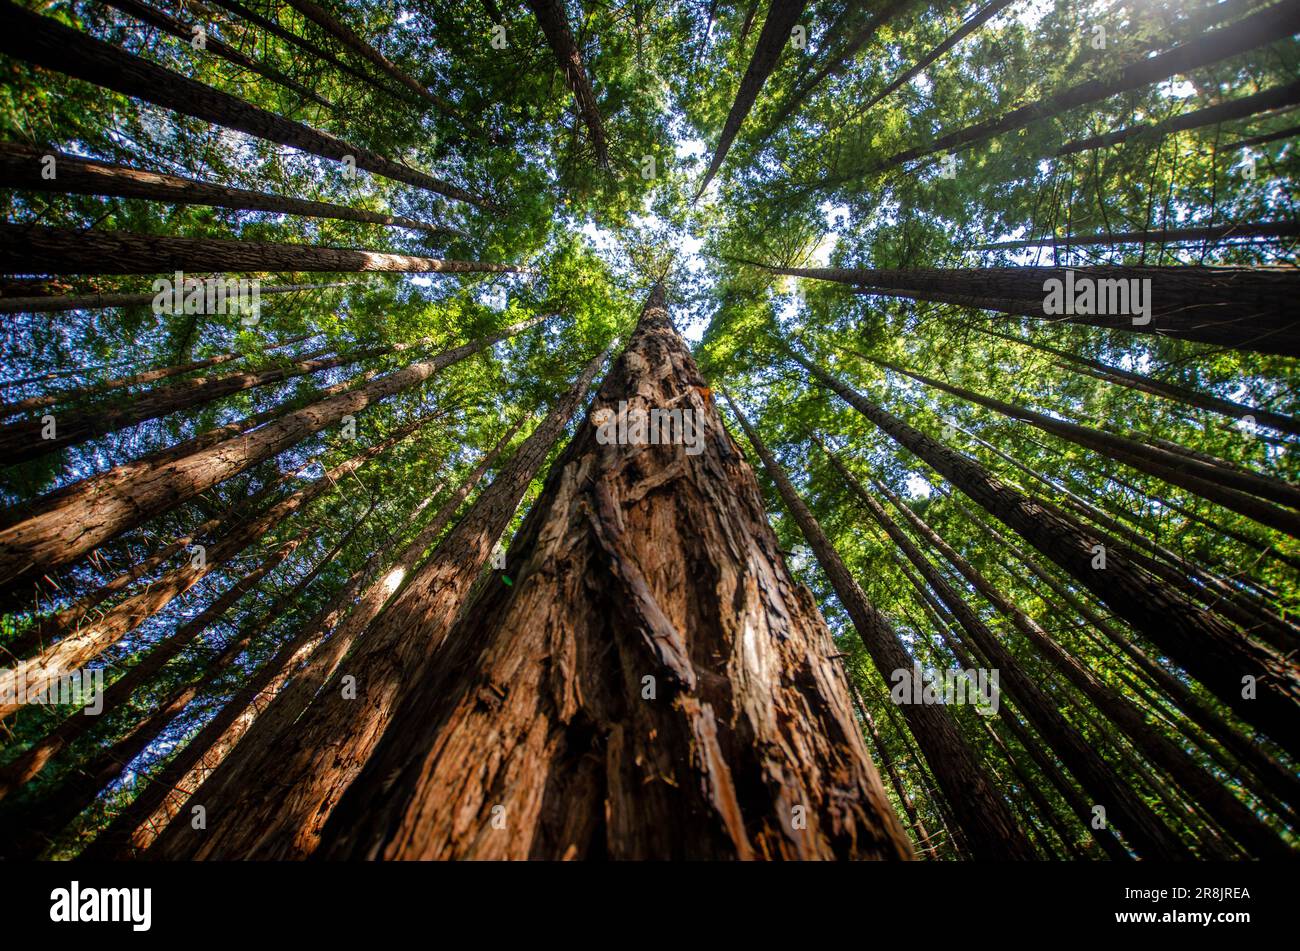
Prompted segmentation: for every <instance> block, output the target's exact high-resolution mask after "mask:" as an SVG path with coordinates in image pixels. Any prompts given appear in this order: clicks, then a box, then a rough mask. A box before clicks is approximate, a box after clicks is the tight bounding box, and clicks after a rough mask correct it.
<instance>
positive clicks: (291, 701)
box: [203, 419, 525, 802]
mask: <svg viewBox="0 0 1300 951" xmlns="http://www.w3.org/2000/svg"><path fill="white" fill-rule="evenodd" d="M524 422H525V420H524V419H521V420H520V421H519V423H517V424H515V425H514V426H512V427H510V429H509V430H508V431H507V432H506V434H505V435H504V436H503V437H502V438H501V440H499V441H498V443H497V445H496V446H495V447H494V448H493V449H492V451H490V452H489V453H487V454H486V455H485V456H484V457H483V459H481V460H480V461H479V463H478V465H477V466H475V467H474V470H473V471H472V472H471V473H470V474H469V476H468V477H466V478H465V479H464V480H463V481H462V482H461V484H460V485H459V486H458V487H457V489H456V491H454V492H453V493H452V494H451V495H450V496H448V498H447V499H446V501H444V502H443V504H442V505H440V506H439V507H438V510H437V512H435V513H434V516H433V518H432V519H431V520H430V521H429V524H428V525H426V526H425V527H424V528H423V529H422V530H421V531H420V532H419V533H418V534H417V535H416V536H415V538H413V539H412V540H411V541H410V542H409V543H408V544H407V545H406V547H405V548H403V549H402V551H401V552H399V553H398V555H397V557H396V558H394V559H393V560H392V562H391V563H390V564H389V566H388V570H387V571H385V572H384V575H383V577H382V578H378V579H372V581H371V583H369V584H368V585H366V587H365V589H364V591H362V592H361V596H360V598H359V599H357V601H356V604H355V605H353V606H352V608H351V610H350V611H348V613H347V615H346V616H345V617H343V619H342V620H341V621H340V622H339V623H338V626H337V627H336V628H335V630H334V632H333V634H331V636H330V639H329V641H328V642H327V643H326V644H325V645H324V646H323V647H322V648H321V649H320V650H319V651H317V652H316V653H315V654H314V655H313V656H312V658H311V661H310V662H309V663H308V665H307V667H306V668H305V669H304V670H303V671H302V673H301V674H300V675H299V676H298V677H296V678H295V679H294V681H293V683H292V684H290V685H289V687H288V689H286V690H285V691H284V694H283V695H282V696H280V697H277V698H276V699H275V701H274V702H273V703H272V704H271V705H270V707H269V708H268V709H267V711H266V713H265V715H264V716H263V717H261V718H259V720H258V721H257V724H256V725H255V726H254V728H253V731H252V734H251V735H250V736H249V737H248V738H247V739H246V741H245V743H244V744H243V745H241V746H240V747H239V750H238V752H237V754H236V755H235V756H234V757H232V758H231V759H230V761H229V763H228V764H227V765H226V766H225V767H224V768H222V769H220V770H217V771H215V772H214V773H213V774H212V775H211V776H209V777H208V778H207V780H206V784H205V785H204V787H203V796H204V798H205V799H207V800H209V801H211V802H225V801H228V800H229V799H231V798H233V797H235V796H238V795H240V789H241V787H243V786H245V785H248V786H253V785H256V784H258V783H259V782H260V779H259V777H262V776H266V775H270V773H268V770H272V771H273V770H275V769H276V768H277V767H276V765H275V764H276V763H277V762H278V760H279V756H280V753H279V751H278V749H277V747H276V744H277V742H279V741H280V737H281V736H282V735H283V733H284V731H286V730H288V729H289V728H290V727H291V726H292V725H293V724H294V723H295V722H296V721H297V720H298V718H299V716H301V715H302V714H303V712H304V711H305V710H307V708H308V706H309V705H310V704H311V703H312V701H313V700H314V699H315V698H316V696H317V695H318V694H319V692H320V690H321V688H322V687H324V686H325V684H326V683H328V682H329V680H330V678H331V677H333V676H334V673H335V671H337V670H338V667H339V664H341V663H342V662H343V660H344V658H345V657H347V656H348V654H349V652H350V651H351V650H352V647H353V645H354V644H356V643H357V641H358V639H359V638H360V637H361V636H362V635H363V634H364V633H365V631H366V630H367V629H368V628H369V626H370V624H371V623H372V622H373V621H374V620H375V618H376V617H378V616H379V615H380V613H381V612H382V611H383V609H384V607H385V605H387V604H388V603H389V602H390V601H393V600H394V599H396V598H398V597H400V596H401V595H400V593H399V592H400V591H401V584H402V582H403V581H406V580H407V579H410V578H414V577H415V576H414V574H413V573H414V572H415V570H416V568H417V567H418V565H419V563H420V560H421V559H422V558H423V556H424V554H425V552H426V551H428V550H429V546H430V545H432V544H433V543H434V542H435V541H437V539H438V538H439V537H441V535H442V532H443V530H444V529H445V528H446V527H447V525H448V524H449V523H450V522H451V520H452V518H453V517H454V516H455V515H456V512H457V511H458V510H459V509H460V506H461V505H462V504H463V503H464V501H465V499H467V498H468V497H469V494H470V492H472V491H473V490H474V488H475V486H477V485H478V483H479V482H480V481H481V480H482V478H483V476H484V475H486V473H487V471H488V470H489V469H490V468H491V467H492V466H493V465H495V463H496V460H497V458H498V457H499V456H500V455H501V453H502V452H503V451H504V450H505V448H506V446H508V445H509V443H510V440H511V439H513V438H514V435H515V433H516V432H517V431H518V429H519V427H520V426H522V425H523V423H524Z"/></svg>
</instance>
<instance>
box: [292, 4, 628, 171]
mask: <svg viewBox="0 0 1300 951" xmlns="http://www.w3.org/2000/svg"><path fill="white" fill-rule="evenodd" d="M290 2H302V0H290ZM528 7H529V9H530V10H532V11H533V15H534V16H535V17H537V23H538V24H539V25H540V26H541V28H542V33H543V34H544V35H545V36H546V42H547V43H549V44H550V46H551V52H552V53H554V54H555V59H556V62H558V63H559V65H560V70H561V72H563V73H564V81H565V83H567V84H568V86H569V89H571V90H572V91H573V99H574V101H575V102H576V103H577V106H578V115H580V116H582V121H583V124H584V125H586V127H587V131H588V132H589V133H590V134H591V145H592V148H593V149H595V151H596V160H597V161H598V162H599V163H600V166H601V168H609V140H608V136H607V135H606V134H605V123H604V121H603V120H602V119H601V117H600V106H599V105H598V104H597V102H596V93H595V92H594V91H593V90H592V88H591V79H590V78H589V77H588V75H587V69H586V67H585V66H584V65H583V63H582V52H581V51H580V50H579V49H578V44H577V43H575V42H574V41H573V33H572V31H571V30H570V29H569V15H568V13H567V12H566V11H565V9H564V3H563V0H528Z"/></svg>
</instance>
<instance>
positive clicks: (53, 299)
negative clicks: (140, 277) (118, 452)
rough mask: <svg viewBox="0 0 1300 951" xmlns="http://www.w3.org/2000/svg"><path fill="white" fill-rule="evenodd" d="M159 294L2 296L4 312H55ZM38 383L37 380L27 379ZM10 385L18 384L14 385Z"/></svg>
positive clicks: (282, 290)
mask: <svg viewBox="0 0 1300 951" xmlns="http://www.w3.org/2000/svg"><path fill="white" fill-rule="evenodd" d="M330 287H347V282H346V281H332V282H330V283H328V284H270V285H264V286H263V287H261V288H260V290H259V293H260V294H261V295H262V296H266V295H267V294H292V293H295V292H297V291H314V290H324V289H325V288H330ZM157 296H158V295H157V294H155V293H154V292H152V291H150V292H149V293H147V294H51V295H48V296H45V295H42V296H40V297H0V314H54V313H60V312H62V311H67V310H104V309H107V308H110V307H137V306H143V305H145V304H152V303H153V301H154V299H155V298H156V297H157ZM23 382H35V381H23ZM9 385H17V383H16V382H15V383H14V384H9Z"/></svg>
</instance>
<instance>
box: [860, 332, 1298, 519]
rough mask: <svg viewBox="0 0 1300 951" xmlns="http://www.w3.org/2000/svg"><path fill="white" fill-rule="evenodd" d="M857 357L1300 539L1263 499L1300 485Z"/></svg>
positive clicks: (1291, 492) (1289, 494)
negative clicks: (1183, 453)
mask: <svg viewBox="0 0 1300 951" xmlns="http://www.w3.org/2000/svg"><path fill="white" fill-rule="evenodd" d="M855 352H856V351H855ZM857 355H858V356H861V357H862V358H863V359H864V360H867V361H868V362H870V363H874V364H875V365H876V366H878V367H882V368H884V369H887V370H893V371H894V372H895V373H899V374H902V375H903V376H907V377H910V378H911V379H914V380H916V381H918V382H920V383H924V384H925V385H926V386H930V387H933V388H935V389H937V390H942V391H943V392H945V393H948V394H950V395H952V396H956V397H957V398H959V399H963V400H967V401H968V402H971V403H975V404H976V405H978V406H983V407H985V408H986V409H991V410H993V411H994V412H996V413H1000V414H1001V415H1003V416H1006V417H1007V418H1008V419H1018V420H1021V421H1022V422H1026V423H1029V424H1030V425H1032V426H1034V427H1036V428H1038V429H1041V430H1043V431H1044V432H1048V433H1052V434H1053V435H1055V436H1058V437H1060V438H1061V439H1064V440H1066V441H1067V442H1071V443H1074V444H1075V445H1076V446H1081V447H1083V448H1085V449H1089V450H1091V451H1093V452H1096V453H1100V454H1102V455H1105V456H1107V457H1108V458H1111V459H1114V460H1116V461H1117V462H1121V463H1123V464H1125V465H1127V466H1130V467H1132V468H1134V469H1137V470H1138V471H1139V472H1145V473H1146V474H1147V475H1151V476H1155V477H1156V478H1157V479H1160V480H1162V481H1164V482H1167V483H1169V484H1171V485H1176V486H1179V487H1180V488H1183V489H1186V490H1187V491H1188V492H1192V493H1194V494H1196V495H1199V496H1201V497H1202V498H1204V499H1209V500H1210V501H1212V502H1217V503H1218V504H1220V505H1222V506H1224V507H1225V508H1228V509H1231V510H1232V511H1234V512H1237V513H1238V514H1240V515H1245V516H1246V517H1248V518H1252V519H1254V520H1255V521H1257V522H1259V523H1260V524H1261V525H1264V526H1266V527H1268V528H1272V529H1274V530H1277V531H1282V532H1286V533H1287V534H1288V535H1291V536H1292V537H1297V538H1300V512H1292V511H1287V510H1286V509H1282V508H1279V507H1278V506H1276V505H1270V504H1268V502H1265V501H1263V500H1264V499H1268V500H1271V501H1274V502H1280V503H1281V504H1283V505H1287V506H1290V507H1291V508H1300V489H1297V488H1296V487H1294V486H1291V485H1289V484H1287V483H1285V482H1282V481H1281V480H1278V479H1273V478H1270V477H1268V476H1261V475H1254V474H1249V473H1244V472H1237V471H1236V470H1233V469H1228V468H1225V467H1223V466H1218V465H1210V464H1208V463H1204V462H1201V461H1199V460H1197V459H1193V458H1191V457H1189V456H1185V455H1180V454H1178V453H1171V452H1169V451H1168V450H1165V449H1160V448H1158V447H1156V446H1150V445H1145V444H1142V443H1139V442H1137V441H1136V440H1132V439H1127V438H1125V437H1123V436H1117V435H1115V434H1113V433H1108V432H1105V431H1104V430H1098V429H1090V428H1089V427H1087V426H1081V425H1079V424H1078V423H1071V422H1068V421H1066V420H1060V419H1056V418H1055V417H1052V416H1047V415H1045V414H1043V413H1036V412H1034V411H1033V410H1029V409H1025V408H1023V407H1020V406H1017V405H1015V404H1013V403H1004V402H1003V401H1002V400H995V399H993V398H992V397H988V396H983V395H981V394H979V393H975V392H973V391H971V390H967V389H964V388H962V387H960V386H954V385H953V384H951V383H945V382H944V381H942V380H937V379H935V378H933V377H929V376H925V375H924V374H921V373H917V372H915V371H913V370H905V369H903V368H902V367H900V366H898V365H896V364H894V363H890V362H887V361H884V360H877V359H875V358H873V357H868V356H865V355H863V354H857Z"/></svg>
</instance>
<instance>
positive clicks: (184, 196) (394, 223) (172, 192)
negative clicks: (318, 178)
mask: <svg viewBox="0 0 1300 951" xmlns="http://www.w3.org/2000/svg"><path fill="white" fill-rule="evenodd" d="M45 156H53V158H54V160H55V164H54V169H55V177H54V178H52V179H46V178H44V177H42V175H41V169H42V164H41V163H42V160H43V159H44V158H45ZM0 186H3V187H5V188H21V189H24V190H27V191H42V192H66V193H68V194H73V195H107V196H110V197H113V198H141V199H144V200H146V201H160V202H167V203H168V204H172V205H212V206H215V207H217V208H235V209H238V210H240V211H270V212H274V213H276V214H282V215H303V216H305V217H308V218H334V219H337V220H339V221H357V222H361V223H363V224H375V225H387V226H389V227H395V228H410V229H412V230H416V231H428V232H432V233H434V234H456V233H461V232H458V231H457V229H455V228H448V227H445V226H442V225H432V224H427V223H425V222H423V221H415V220H413V219H411V218H404V217H402V216H401V215H385V214H381V213H380V212H377V211H366V210H364V209H361V208H349V207H348V206H347V205H335V204H331V203H330V202H324V201H309V200H307V199H305V198H290V197H288V196H285V195H272V194H269V193H267V192H256V191H250V190H249V189H246V188H230V187H227V186H225V185H217V184H215V183H212V182H204V181H200V180H199V179H196V178H185V177H183V176H180V175H169V174H167V173H165V172H152V171H149V170H147V169H139V168H130V167H129V166H126V165H114V164H112V163H110V162H100V161H97V160H95V159H85V158H80V157H78V156H76V155H69V154H67V153H66V152H56V151H55V150H54V149H38V148H34V147H32V146H29V145H22V144H19V143H16V142H3V143H0Z"/></svg>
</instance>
